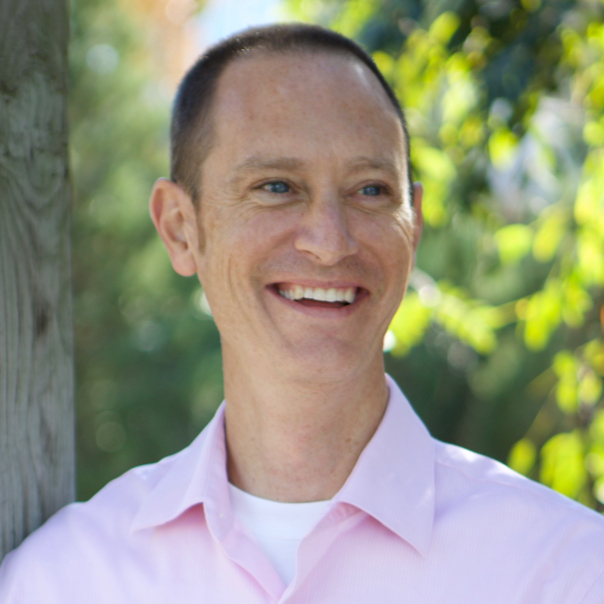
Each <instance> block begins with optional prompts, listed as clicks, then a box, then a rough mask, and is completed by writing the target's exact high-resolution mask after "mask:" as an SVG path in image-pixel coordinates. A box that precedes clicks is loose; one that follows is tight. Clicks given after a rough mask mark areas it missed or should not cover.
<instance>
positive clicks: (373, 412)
mask: <svg viewBox="0 0 604 604" xmlns="http://www.w3.org/2000/svg"><path fill="white" fill-rule="evenodd" d="M230 358H232V357H231V356H230V355H229V354H228V351H224V352H223V361H224V380H225V398H226V401H227V403H226V413H225V427H226V442H227V451H228V474H229V480H230V482H231V483H232V484H234V485H235V486H237V487H239V488H240V489H242V490H244V491H247V492H248V493H251V494H252V495H256V496H257V497H262V498H264V499H271V500H274V501H289V502H306V501H321V500H325V499H331V497H333V496H334V495H335V494H336V493H337V492H338V491H339V490H340V488H341V487H342V485H343V484H344V482H345V481H346V479H347V478H348V476H349V475H350V473H351V471H352V469H353V468H354V465H355V463H356V461H357V459H358V457H359V455H360V454H361V452H362V451H363V449H364V447H365V445H366V444H367V443H368V442H369V440H370V439H371V437H372V436H373V434H374V432H375V430H376V429H377V427H378V425H379V423H380V421H381V419H382V416H383V414H384V411H385V409H386V404H387V401H388V388H387V385H386V381H385V379H384V367H383V359H382V357H381V355H380V356H379V357H378V358H376V359H375V361H374V362H373V363H372V365H371V366H369V367H367V368H366V369H367V370H366V371H361V372H354V375H348V376H346V377H345V378H343V379H334V380H328V379H325V378H324V377H323V379H321V380H320V381H313V379H312V378H309V379H298V380H296V379H291V376H289V377H287V378H284V376H283V372H279V371H276V370H275V368H274V367H271V368H267V370H266V371H261V370H259V368H258V366H257V363H255V365H254V367H252V368H248V367H246V365H245V363H242V360H241V359H240V358H238V359H236V361H235V359H233V362H229V359H230ZM248 369H249V370H248Z"/></svg>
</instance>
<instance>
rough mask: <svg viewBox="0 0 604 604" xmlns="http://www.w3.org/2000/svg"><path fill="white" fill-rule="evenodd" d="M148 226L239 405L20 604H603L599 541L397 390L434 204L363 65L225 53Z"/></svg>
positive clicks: (57, 554)
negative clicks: (449, 439)
mask: <svg viewBox="0 0 604 604" xmlns="http://www.w3.org/2000/svg"><path fill="white" fill-rule="evenodd" d="M151 215H152V218H153V221H154V223H155V225H156V227H157V230H158V232H159V234H160V236H161V238H162V239H163V241H164V243H165V245H166V248H167V250H168V253H169V255H170V258H171V260H172V264H173V266H174V268H175V270H176V271H177V272H178V273H180V274H182V275H194V274H197V276H198V277H199V279H200V281H201V283H202V285H203V287H204V291H205V292H206V294H207V297H208V300H209V302H210V305H211V307H212V311H213V316H214V318H215V321H216V324H217V326H218V328H219V330H220V334H221V339H222V349H223V363H224V386H225V399H226V403H225V404H223V406H221V408H220V409H219V411H218V412H217V415H216V417H215V418H214V420H213V421H212V422H211V423H210V425H209V426H208V427H207V428H206V429H205V430H204V431H203V432H202V434H201V435H200V436H199V437H198V438H197V439H196V440H195V441H194V442H193V444H192V445H191V446H190V447H188V448H187V449H185V450H184V451H182V452H181V453H179V454H177V455H175V456H172V457H170V458H167V459H164V460H162V461H161V462H159V463H158V464H155V465H150V466H145V467H141V468H136V469H134V470H132V471H130V472H128V473H127V474H125V475H124V476H122V477H120V478H118V479H117V480H115V481H113V482H112V483H110V484H109V485H107V487H105V488H104V489H103V490H101V491H100V492H99V493H98V494H97V495H96V496H95V497H93V498H92V500H91V501H89V502H88V503H84V504H74V505H71V506H68V507H67V508H65V509H64V510H62V511H61V512H59V513H58V514H57V515H56V516H54V517H53V518H52V519H51V520H50V521H49V522H48V523H47V524H46V525H45V526H44V527H43V528H41V529H40V530H39V531H37V532H36V533H34V534H33V535H32V536H30V537H29V538H28V539H27V540H26V541H25V542H24V544H23V545H22V546H21V547H20V548H19V549H18V550H16V552H14V553H13V554H11V555H9V556H8V558H7V560H6V562H5V564H4V565H3V567H2V571H1V574H0V602H2V603H3V604H25V603H34V602H35V603H36V604H37V603H42V602H43V603H45V604H46V603H52V604H54V603H57V604H58V603H61V604H70V603H76V602H77V603H81V602H86V603H94V604H96V603H101V602H102V603H107V602H111V603H121V602H124V603H126V602H128V603H132V602H144V603H146V604H151V603H162V604H163V603H167V602H178V603H186V602H204V603H205V602H213V603H214V602H215V603H231V602H232V603H235V602H236V603H238V604H240V603H242V602H245V603H253V604H255V603H258V604H259V603H268V602H291V603H309V602H313V603H317V602H325V603H334V602H342V603H346V604H351V603H357V602H358V603H369V602H383V603H394V602H397V603H398V602H413V603H415V604H432V603H436V602H438V603H442V602H446V603H448V604H453V603H460V604H461V603H463V604H473V603H476V604H487V603H488V604H513V603H518V604H529V603H530V604H538V603H543V604H553V603H559V604H562V603H564V604H596V603H597V604H602V603H603V602H604V574H603V573H604V521H603V519H602V518H601V517H600V516H599V515H597V514H595V513H594V512H592V511H590V510H588V509H586V508H583V507H582V506H580V505H578V504H576V503H574V502H571V501H570V500H567V499H565V498H563V497H561V496H559V495H557V494H555V493H553V492H552V491H549V490H548V489H546V488H544V487H542V486H540V485H537V484H535V483H532V482H531V481H529V480H527V479H525V478H522V477H520V476H518V475H516V474H515V473H513V472H511V471H510V470H508V469H507V468H505V467H504V466H502V465H501V464H498V463H497V462H494V461H492V460H490V459H488V458H484V457H482V456H479V455H475V454H473V453H470V452H468V451H465V450H463V449H460V448H458V447H454V446H450V445H445V444H443V443H439V442H437V441H435V440H433V439H432V438H431V437H430V435H429V434H428V432H427V431H426V429H425V428H424V426H423V425H422V423H421V422H420V420H419V419H418V418H417V416H416V415H415V414H414V412H413V411H412V409H411V407H410V405H409V403H408V402H407V401H406V399H405V398H404V396H403V395H402V393H401V392H400V390H399V389H398V387H397V385H396V384H394V383H393V382H392V381H391V380H389V379H388V378H385V376H384V365H383V358H382V341H383V337H384V334H385V332H386V329H387V327H388V324H389V322H390V320H391V318H392V316H393V314H394V312H395V311H396V309H397V308H398V306H399V304H400V301H401V299H402V296H403V294H404V291H405V287H406V284H407V279H408V276H409V272H410V270H411V267H412V265H413V258H414V252H415V249H416V247H417V243H418V240H419V235H420V231H421V187H420V186H418V185H417V186H414V187H413V186H411V181H410V177H409V149H408V137H407V134H406V129H405V125H404V120H403V116H402V112H401V110H400V108H399V106H398V104H397V101H396V99H395V97H394V95H393V94H392V91H391V90H390V88H389V87H388V86H387V84H386V83H385V82H384V80H383V78H382V77H381V76H380V75H379V72H377V70H376V68H375V66H374V65H373V63H372V62H371V59H369V58H368V57H367V56H366V55H365V54H364V53H363V51H361V50H360V49H359V48H358V47H357V46H356V45H354V44H353V43H352V42H350V41H349V40H346V39H345V38H342V37H340V36H338V35H336V34H334V33H332V32H328V31H326V30H322V29H320V28H316V27H310V26H301V25H291V26H280V27H272V28H264V29H259V30H255V31H249V32H246V33H244V34H241V35H240V36H238V37H235V38H232V39H229V40H227V41H225V42H223V43H221V44H220V45H218V46H217V47H215V48H214V49H212V50H210V51H209V53H207V55H206V56H205V57H204V58H202V59H201V60H200V62H199V63H198V64H197V65H195V66H194V67H193V69H192V70H191V71H190V72H189V74H188V75H187V76H186V78H185V80H184V81H183V83H182V85H181V88H180V90H179V94H178V98H177V101H176V104H175V108H174V115H173V129H172V179H171V180H165V179H160V180H159V181H158V182H157V183H156V185H155V188H154V190H153V194H152V197H151Z"/></svg>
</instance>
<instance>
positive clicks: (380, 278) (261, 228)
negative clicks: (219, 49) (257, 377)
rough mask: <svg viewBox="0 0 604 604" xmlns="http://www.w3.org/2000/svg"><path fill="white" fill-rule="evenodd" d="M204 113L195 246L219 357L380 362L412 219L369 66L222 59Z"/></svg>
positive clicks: (300, 369)
mask: <svg viewBox="0 0 604 604" xmlns="http://www.w3.org/2000/svg"><path fill="white" fill-rule="evenodd" d="M212 119H213V128H214V135H215V140H214V146H213V148H212V150H211V151H210V153H209V155H208V157H207V159H206V161H205V162H204V164H203V166H202V174H201V186H200V189H201V199H200V206H199V208H200V209H199V212H200V215H199V229H200V240H201V241H203V245H200V246H199V249H196V250H194V254H195V259H196V260H195V263H196V267H197V272H198V275H199V278H200V280H201V282H202V285H203V287H204V290H205V292H206V295H207V297H208V300H209V302H210V306H211V308H212V311H213V315H214V318H215V321H216V324H217V326H218V328H219V330H220V333H221V338H222V345H223V355H224V358H225V362H226V361H228V359H229V358H230V359H233V360H235V359H247V360H248V361H249V360H250V359H253V360H255V361H260V362H263V363H265V366H273V367H278V368H279V371H282V372H283V373H284V374H288V375H291V377H295V374H299V377H300V378H301V379H303V377H304V376H305V375H306V376H308V373H309V372H312V375H313V376H314V377H320V376H323V377H324V378H325V379H333V378H334V376H338V377H339V379H342V378H345V377H346V375H347V374H350V373H352V374H354V373H355V372H358V371H362V370H363V369H364V368H366V367H367V366H368V365H369V364H371V363H375V362H377V359H378V357H379V359H380V361H379V362H381V349H382V341H383V336H384V333H385V332H386V329H387V327H388V324H389V322H390V320H391V318H392V316H393V314H394V313H395V311H396V309H397V308H398V305H399V304H400V301H401V299H402V296H403V294H404V291H405V287H406V284H407V279H408V275H409V271H410V269H411V267H412V263H413V254H414V236H415V235H416V234H417V232H416V231H417V228H414V224H413V219H412V215H411V210H410V206H409V202H410V200H409V199H407V197H408V193H407V192H408V183H407V180H406V174H407V166H406V159H405V144H404V135H403V131H402V127H401V124H400V122H399V120H398V118H397V116H396V114H395V111H394V109H393V108H392V106H391V104H390V102H389V100H388V99H387V97H386V95H385V93H384V91H383V90H382V88H381V86H379V84H378V83H377V81H376V79H375V76H374V75H373V74H372V73H371V72H370V71H369V70H368V69H367V68H366V67H365V66H364V65H362V64H361V63H360V62H358V61H356V60H352V59H350V58H343V57H339V56H336V55H330V54H323V53H315V54H308V55H296V54H281V55H276V56H270V57H269V56H265V55H262V54H259V55H256V56H253V57H249V58H245V59H241V60H237V61H235V62H234V63H232V64H231V65H230V66H229V67H228V68H227V69H226V71H225V72H224V74H223V75H222V77H221V79H220V81H219V85H218V90H217V95H216V99H215V105H214V110H213V116H212ZM252 362H254V361H252ZM266 364H268V365H266Z"/></svg>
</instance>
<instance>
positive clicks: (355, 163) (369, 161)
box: [229, 155, 402, 185]
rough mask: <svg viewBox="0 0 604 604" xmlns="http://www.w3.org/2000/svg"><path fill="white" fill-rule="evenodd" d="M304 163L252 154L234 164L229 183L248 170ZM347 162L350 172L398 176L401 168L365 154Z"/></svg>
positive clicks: (294, 168) (290, 168)
mask: <svg viewBox="0 0 604 604" xmlns="http://www.w3.org/2000/svg"><path fill="white" fill-rule="evenodd" d="M305 164H306V162H304V161H303V160H301V159H298V158H296V157H264V156H261V155H253V156H252V157H249V158H247V159H245V160H244V161H242V162H241V163H240V164H238V165H237V166H235V168H234V170H233V172H234V175H233V177H232V178H231V179H230V180H229V184H230V185H236V184H237V183H238V182H239V181H240V180H242V179H243V178H245V176H246V174H249V173H250V172H255V171H258V170H284V171H299V170H301V169H302V168H303V167H304V166H305ZM348 164H349V170H350V171H351V172H353V171H355V170H359V169H364V168H365V169H366V168H369V169H371V170H382V171H385V172H390V173H391V174H393V175H396V176H398V175H399V173H400V171H401V169H402V168H398V167H397V166H396V164H395V163H394V162H393V161H392V160H390V159H387V158H384V157H369V156H365V155H359V156H357V157H355V158H353V159H352V160H351V161H350V162H348Z"/></svg>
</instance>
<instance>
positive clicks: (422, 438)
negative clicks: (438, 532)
mask: <svg viewBox="0 0 604 604" xmlns="http://www.w3.org/2000/svg"><path fill="white" fill-rule="evenodd" d="M386 379H387V382H388V388H389V391H390V398H389V401H388V406H387V407H386V412H385V413H384V417H383V418H382V421H381V423H380V425H379V426H378V429H377V430H376V432H375V434H374V435H373V437H372V439H371V440H370V441H369V443H368V444H367V446H366V447H365V449H364V450H363V452H362V453H361V455H360V457H359V459H358V461H357V463H356V465H355V467H354V469H353V471H352V473H351V474H350V476H349V477H348V480H347V481H346V483H345V484H344V486H343V487H342V488H341V489H340V491H339V492H338V493H337V494H336V496H335V497H334V499H335V500H336V501H340V502H343V503H349V504H352V505H353V506H355V507H357V508H359V509H361V510H363V511H364V512H366V513H367V514H369V515H370V516H373V517H374V518H375V519H376V520H378V521H379V522H380V523H382V524H383V525H384V526H386V527H387V528H389V529H390V530H391V531H393V532H394V533H396V534H397V535H398V536H399V537H401V538H402V539H404V540H405V541H407V542H409V543H410V544H411V545H412V546H413V547H415V548H416V549H417V550H418V551H419V552H420V553H421V554H422V555H425V554H426V552H427V550H428V547H429V543H430V538H431V536H432V527H433V524H434V501H435V490H434V460H435V453H434V441H433V439H432V437H431V436H430V434H429V432H428V430H427V429H426V427H425V426H424V424H423V423H422V421H421V420H420V419H419V417H418V416H417V415H416V414H415V412H414V410H413V408H412V407H411V405H410V403H409V401H408V400H407V399H406V397H405V395H404V394H403V393H402V392H401V390H400V388H399V387H398V386H397V384H396V383H395V381H394V380H393V379H392V378H391V377H390V376H386Z"/></svg>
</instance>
